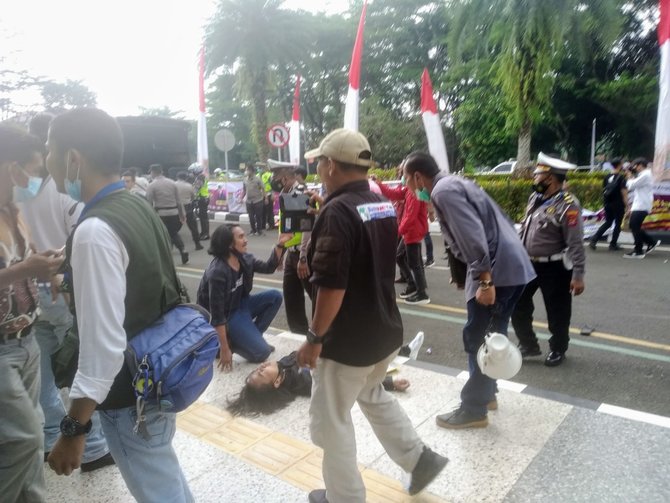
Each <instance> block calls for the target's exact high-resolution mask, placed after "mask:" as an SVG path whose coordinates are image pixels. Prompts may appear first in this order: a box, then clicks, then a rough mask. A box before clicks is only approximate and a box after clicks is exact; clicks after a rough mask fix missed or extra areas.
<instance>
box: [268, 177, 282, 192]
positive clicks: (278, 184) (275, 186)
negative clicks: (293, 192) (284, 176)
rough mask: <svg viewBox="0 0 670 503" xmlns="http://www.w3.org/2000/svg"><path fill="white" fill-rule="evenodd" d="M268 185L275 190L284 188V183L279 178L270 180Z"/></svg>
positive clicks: (279, 190)
mask: <svg viewBox="0 0 670 503" xmlns="http://www.w3.org/2000/svg"><path fill="white" fill-rule="evenodd" d="M270 187H271V188H272V190H274V191H275V192H281V191H282V190H284V183H283V182H282V181H281V180H272V181H271V182H270Z"/></svg>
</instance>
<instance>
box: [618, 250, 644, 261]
mask: <svg viewBox="0 0 670 503" xmlns="http://www.w3.org/2000/svg"><path fill="white" fill-rule="evenodd" d="M644 257H646V255H645V254H644V253H637V252H635V251H632V252H630V253H625V254H624V256H623V258H634V259H638V260H642V259H643V258H644Z"/></svg>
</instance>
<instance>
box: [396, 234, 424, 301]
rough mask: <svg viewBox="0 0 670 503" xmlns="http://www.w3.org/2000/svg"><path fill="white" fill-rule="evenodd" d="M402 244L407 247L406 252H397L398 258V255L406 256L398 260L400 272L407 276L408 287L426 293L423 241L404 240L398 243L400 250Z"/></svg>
mask: <svg viewBox="0 0 670 503" xmlns="http://www.w3.org/2000/svg"><path fill="white" fill-rule="evenodd" d="M401 246H402V247H404V249H405V252H404V254H403V253H402V252H400V251H399V252H398V253H396V258H397V257H398V255H400V256H404V258H405V260H404V261H403V260H398V267H399V268H400V274H401V275H402V276H404V277H406V278H407V287H408V289H410V290H412V289H416V291H417V292H419V293H426V288H427V285H426V274H425V271H424V269H423V260H422V259H421V243H420V242H419V243H412V244H406V243H405V242H404V241H402V242H401V243H400V245H398V250H400V247H401Z"/></svg>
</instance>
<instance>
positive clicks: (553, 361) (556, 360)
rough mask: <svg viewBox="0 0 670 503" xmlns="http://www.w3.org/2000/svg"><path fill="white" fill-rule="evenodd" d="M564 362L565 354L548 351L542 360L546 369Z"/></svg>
mask: <svg viewBox="0 0 670 503" xmlns="http://www.w3.org/2000/svg"><path fill="white" fill-rule="evenodd" d="M564 360H565V353H560V352H559V351H550V352H549V354H548V355H547V357H546V358H545V359H544V364H545V365H546V366H547V367H558V366H559V365H560V364H561V363H563V361H564Z"/></svg>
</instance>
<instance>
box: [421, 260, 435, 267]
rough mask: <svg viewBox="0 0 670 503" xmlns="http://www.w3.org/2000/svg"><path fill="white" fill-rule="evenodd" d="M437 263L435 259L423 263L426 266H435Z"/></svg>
mask: <svg viewBox="0 0 670 503" xmlns="http://www.w3.org/2000/svg"><path fill="white" fill-rule="evenodd" d="M434 265H435V260H433V259H430V260H426V262H425V263H424V264H423V266H424V267H433V266H434Z"/></svg>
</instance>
